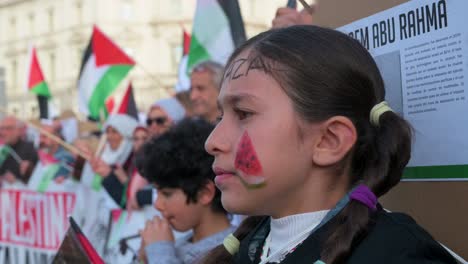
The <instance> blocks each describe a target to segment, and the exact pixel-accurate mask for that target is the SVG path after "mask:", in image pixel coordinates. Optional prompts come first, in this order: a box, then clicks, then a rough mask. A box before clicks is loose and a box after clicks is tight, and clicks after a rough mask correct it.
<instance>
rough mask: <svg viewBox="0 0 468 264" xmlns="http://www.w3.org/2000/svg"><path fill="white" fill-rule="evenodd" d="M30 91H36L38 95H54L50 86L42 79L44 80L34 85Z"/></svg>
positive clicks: (48, 96)
mask: <svg viewBox="0 0 468 264" xmlns="http://www.w3.org/2000/svg"><path fill="white" fill-rule="evenodd" d="M30 91H31V92H32V93H35V94H37V95H42V96H45V97H47V98H50V97H52V95H51V94H50V91H49V86H48V85H47V83H46V82H44V81H42V82H40V83H38V84H36V85H35V86H33V87H32V88H31V89H30Z"/></svg>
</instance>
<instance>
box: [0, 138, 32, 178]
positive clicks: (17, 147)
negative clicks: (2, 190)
mask: <svg viewBox="0 0 468 264" xmlns="http://www.w3.org/2000/svg"><path fill="white" fill-rule="evenodd" d="M10 147H11V148H12V150H13V151H15V152H16V154H18V156H19V157H20V158H21V159H22V160H25V161H26V160H27V161H29V162H30V163H31V165H30V166H29V169H28V171H26V173H25V174H21V173H20V165H19V163H18V161H16V160H15V159H14V158H13V156H12V155H11V154H9V155H8V157H7V158H6V159H5V161H4V162H3V164H0V175H3V174H5V173H6V172H7V171H10V172H11V173H13V174H14V175H15V176H16V178H17V179H19V180H21V181H22V182H24V183H27V182H28V180H29V177H31V173H32V170H33V169H34V166H35V165H36V163H37V160H38V156H37V151H36V149H35V148H34V145H33V144H32V143H30V142H27V141H24V140H22V139H20V140H19V141H18V142H17V143H16V144H14V145H12V146H10Z"/></svg>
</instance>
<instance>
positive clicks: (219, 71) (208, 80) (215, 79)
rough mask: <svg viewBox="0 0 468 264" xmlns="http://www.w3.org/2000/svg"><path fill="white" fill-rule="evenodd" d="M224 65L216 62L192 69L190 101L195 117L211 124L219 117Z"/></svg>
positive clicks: (208, 62)
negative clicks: (219, 99)
mask: <svg viewBox="0 0 468 264" xmlns="http://www.w3.org/2000/svg"><path fill="white" fill-rule="evenodd" d="M223 69H224V67H223V65H221V64H219V63H217V62H214V61H204V62H201V63H199V64H197V65H195V67H193V69H192V73H191V76H190V99H191V100H192V106H193V112H194V115H195V116H198V117H201V118H203V119H205V120H206V121H208V122H210V123H215V122H216V120H217V118H218V117H219V110H218V103H217V101H216V100H217V98H218V94H219V87H220V83H221V79H222V77H223Z"/></svg>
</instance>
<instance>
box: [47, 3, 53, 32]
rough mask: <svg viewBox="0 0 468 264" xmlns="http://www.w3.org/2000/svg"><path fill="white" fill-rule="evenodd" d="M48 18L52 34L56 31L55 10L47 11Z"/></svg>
mask: <svg viewBox="0 0 468 264" xmlns="http://www.w3.org/2000/svg"><path fill="white" fill-rule="evenodd" d="M47 18H48V23H49V31H50V32H52V31H54V9H52V8H51V9H49V10H48V11H47Z"/></svg>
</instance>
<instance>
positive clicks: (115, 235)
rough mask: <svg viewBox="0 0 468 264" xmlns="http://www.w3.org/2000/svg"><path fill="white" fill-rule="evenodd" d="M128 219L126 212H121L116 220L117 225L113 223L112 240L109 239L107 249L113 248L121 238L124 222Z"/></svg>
mask: <svg viewBox="0 0 468 264" xmlns="http://www.w3.org/2000/svg"><path fill="white" fill-rule="evenodd" d="M127 217H128V212H127V211H122V213H121V214H120V216H119V219H118V220H117V223H113V227H112V231H113V232H112V238H111V239H109V247H114V246H116V245H117V244H118V243H119V241H120V238H121V236H122V235H121V234H122V231H123V227H124V225H125V222H126V221H125V220H126V219H127Z"/></svg>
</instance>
